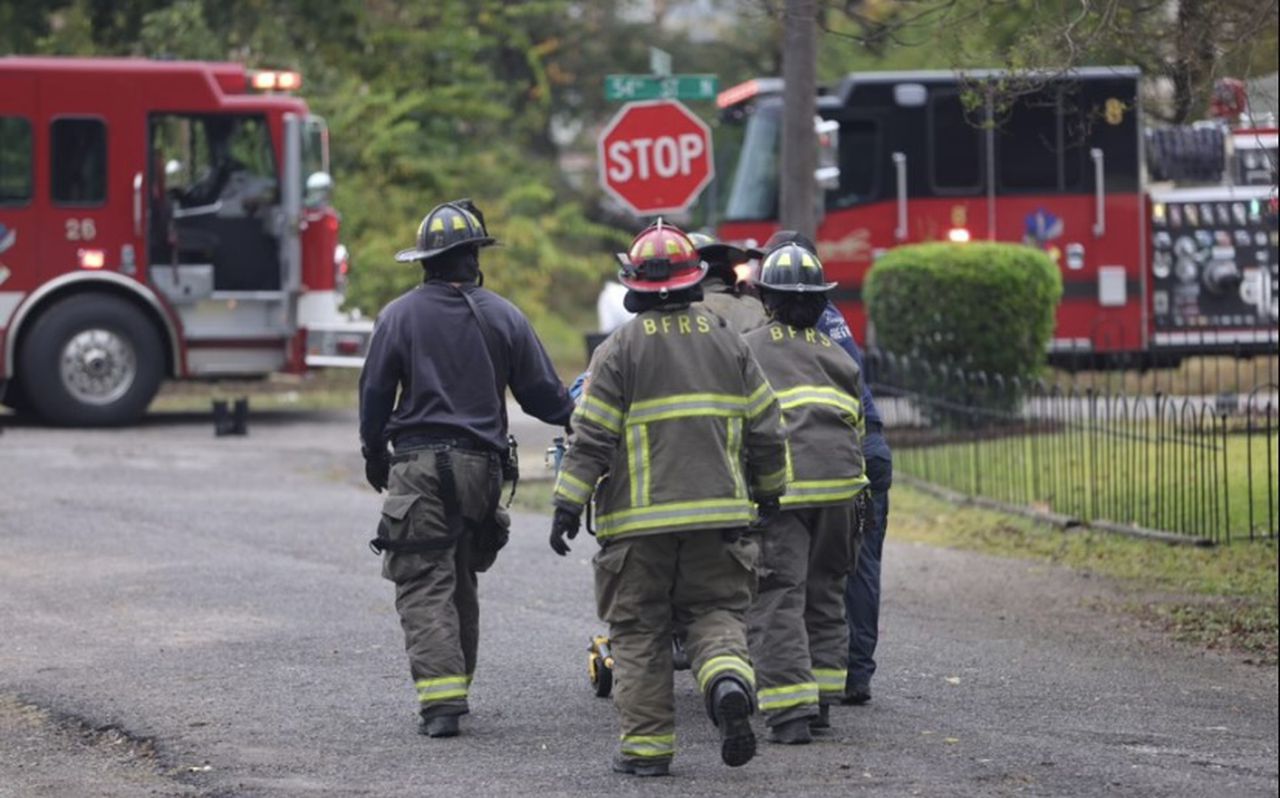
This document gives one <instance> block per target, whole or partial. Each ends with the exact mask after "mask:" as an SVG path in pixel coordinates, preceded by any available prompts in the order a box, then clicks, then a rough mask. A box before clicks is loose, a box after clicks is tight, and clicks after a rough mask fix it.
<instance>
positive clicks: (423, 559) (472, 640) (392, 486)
mask: <svg viewBox="0 0 1280 798" xmlns="http://www.w3.org/2000/svg"><path fill="white" fill-rule="evenodd" d="M399 454H401V452H397V455H399ZM449 456H450V462H451V464H452V470H453V477H454V482H455V492H456V494H457V502H458V508H459V510H460V512H461V513H462V516H463V517H464V518H465V519H469V520H471V521H472V522H474V521H475V520H477V519H480V518H483V517H484V515H485V513H487V512H489V510H490V509H491V508H492V507H493V504H494V502H495V501H496V500H497V495H498V490H499V487H500V484H499V466H498V460H497V457H496V455H491V454H487V453H482V452H474V451H467V450H462V449H454V450H451V451H450V453H449ZM442 489H443V486H442V484H441V479H440V475H439V472H438V469H437V468H436V460H435V450H433V449H423V450H420V451H419V452H418V454H417V457H416V458H415V459H412V460H408V461H402V462H396V463H395V464H394V465H392V466H391V476H390V482H389V486H388V490H387V495H386V498H385V499H383V504H382V516H383V519H382V523H383V524H384V525H385V527H386V536H387V537H388V538H390V539H391V540H393V541H408V542H433V541H434V542H439V543H445V542H447V540H448V538H449V536H450V534H451V532H450V527H449V522H448V519H447V518H446V517H445V511H444V501H443V500H442V498H441V495H442ZM463 528H464V529H466V526H465V525H464V527H463ZM382 575H383V576H384V577H386V578H387V579H389V580H391V581H392V582H395V585H396V611H397V612H398V613H399V614H400V626H401V628H403V629H404V645H405V651H406V652H407V653H408V654H409V672H410V674H411V675H412V676H413V680H414V684H415V686H416V687H417V691H418V704H419V710H420V712H421V714H422V716H423V717H424V718H432V717H436V716H439V715H461V714H464V713H466V712H467V711H468V703H467V697H468V694H469V692H470V688H471V679H472V677H473V676H474V675H475V670H476V649H477V646H478V643H479V640H480V604H479V601H478V599H477V596H476V582H477V580H476V574H475V571H474V570H472V568H471V532H470V531H469V530H468V531H465V532H463V534H462V537H460V538H458V539H457V540H456V541H454V542H453V544H452V545H447V546H442V547H441V548H437V549H432V550H428V551H424V552H420V553H412V552H391V551H388V552H386V553H385V554H383V560H382Z"/></svg>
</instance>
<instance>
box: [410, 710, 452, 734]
mask: <svg viewBox="0 0 1280 798" xmlns="http://www.w3.org/2000/svg"><path fill="white" fill-rule="evenodd" d="M418 734H425V735H426V736H428V737H457V736H458V716H457V715H436V716H435V717H433V718H419V719H418Z"/></svg>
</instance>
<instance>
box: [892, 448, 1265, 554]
mask: <svg viewBox="0 0 1280 798" xmlns="http://www.w3.org/2000/svg"><path fill="white" fill-rule="evenodd" d="M890 435H891V439H892V433H890ZM1278 452H1280V437H1277V435H1276V434H1275V433H1274V432H1273V433H1272V434H1271V435H1270V436H1267V435H1264V434H1261V433H1257V432H1255V433H1253V434H1245V433H1244V432H1233V433H1230V434H1227V435H1226V436H1225V437H1224V436H1221V435H1217V436H1212V435H1210V436H1206V437H1204V438H1196V439H1192V438H1187V437H1181V438H1180V437H1178V436H1177V435H1166V436H1163V437H1161V436H1156V435H1154V434H1151V432H1150V431H1146V430H1142V429H1139V428H1137V427H1135V429H1134V434H1130V435H1126V436H1121V435H1120V434H1116V433H1115V431H1111V432H1098V433H1091V432H1088V431H1086V430H1080V431H1071V432H1061V433H1053V434H1042V435H1017V436H1010V437H1005V438H994V439H990V440H983V441H977V442H973V443H951V444H944V445H939V446H928V447H920V448H906V447H899V448H897V449H895V451H894V460H895V465H896V466H897V468H898V470H899V471H901V472H902V473H904V474H910V475H912V476H915V477H918V478H920V479H923V480H925V481H927V482H932V483H935V484H938V485H943V486H945V487H948V488H951V489H952V490H956V491H959V492H961V493H967V494H971V495H980V496H986V497H989V498H993V499H998V500H1000V501H1005V502H1008V503H1010V504H1020V505H1027V506H1032V507H1037V508H1041V509H1047V510H1052V511H1053V512H1057V513H1061V514H1064V515H1070V516H1073V517H1076V518H1080V519H1083V520H1086V521H1089V520H1097V519H1105V520H1110V521H1115V522H1117V523H1124V524H1133V523H1136V524H1138V525H1140V526H1144V527H1148V528H1152V529H1163V530H1167V531H1170V532H1174V533H1177V534H1185V535H1193V536H1197V537H1205V538H1209V539H1212V540H1217V541H1220V542H1225V541H1226V540H1227V539H1228V536H1229V538H1230V539H1231V540H1233V541H1234V540H1240V539H1247V538H1248V537H1249V532H1250V528H1251V526H1252V529H1253V531H1254V532H1255V534H1261V535H1263V536H1265V533H1266V530H1267V529H1268V528H1269V529H1271V530H1275V529H1276V524H1277V523H1280V514H1278V510H1280V508H1277V501H1278V500H1277V494H1276V490H1277V489H1278V488H1280V484H1278V477H1280V474H1278V473H1277V465H1276V456H1277V453H1278ZM1224 492H1225V497H1224ZM1251 508H1252V512H1253V516H1252V519H1250V509H1251Z"/></svg>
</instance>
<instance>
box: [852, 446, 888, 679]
mask: <svg viewBox="0 0 1280 798" xmlns="http://www.w3.org/2000/svg"><path fill="white" fill-rule="evenodd" d="M863 451H864V453H865V455H866V462H867V477H868V478H869V479H870V480H871V485H870V487H869V488H868V490H870V491H871V518H870V519H868V522H867V526H866V531H865V533H864V535H863V538H862V548H861V550H860V551H859V552H858V567H857V570H855V571H854V572H853V573H852V574H850V576H849V580H848V583H847V584H846V585H845V593H844V603H845V613H846V617H847V618H848V620H849V676H848V684H849V685H859V686H866V685H870V684H871V677H872V675H874V674H875V672H876V661H875V653H876V638H877V637H878V636H879V631H880V555H881V553H882V551H883V550H884V534H885V526H886V525H887V524H888V521H889V488H890V486H891V485H892V484H893V457H892V455H890V453H889V446H888V444H886V443H885V440H884V435H883V434H881V433H879V432H871V433H868V435H867V437H866V440H865V441H864V443H863Z"/></svg>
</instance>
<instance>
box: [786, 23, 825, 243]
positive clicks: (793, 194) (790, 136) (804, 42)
mask: <svg viewBox="0 0 1280 798" xmlns="http://www.w3.org/2000/svg"><path fill="white" fill-rule="evenodd" d="M817 6H818V2H817V0H787V3H786V7H785V10H784V11H783V20H782V22H783V35H782V79H783V81H784V82H785V84H786V88H785V90H784V91H783V99H782V169H781V174H780V175H779V181H778V182H779V183H780V186H779V188H780V191H781V199H780V208H779V210H780V213H779V216H780V221H781V223H782V226H783V228H786V229H790V230H796V231H798V232H800V233H803V234H804V235H806V236H808V237H809V238H810V239H813V237H814V236H815V234H816V233H817V230H818V219H817V208H816V207H815V205H814V203H815V200H814V197H815V196H816V194H815V192H816V191H817V188H816V186H815V184H814V176H813V173H814V170H815V169H817V167H818V142H817V139H816V137H815V135H814V132H813V117H814V114H815V113H816V112H817V97H818V80H817V71H818V46H817V44H818V20H817Z"/></svg>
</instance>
